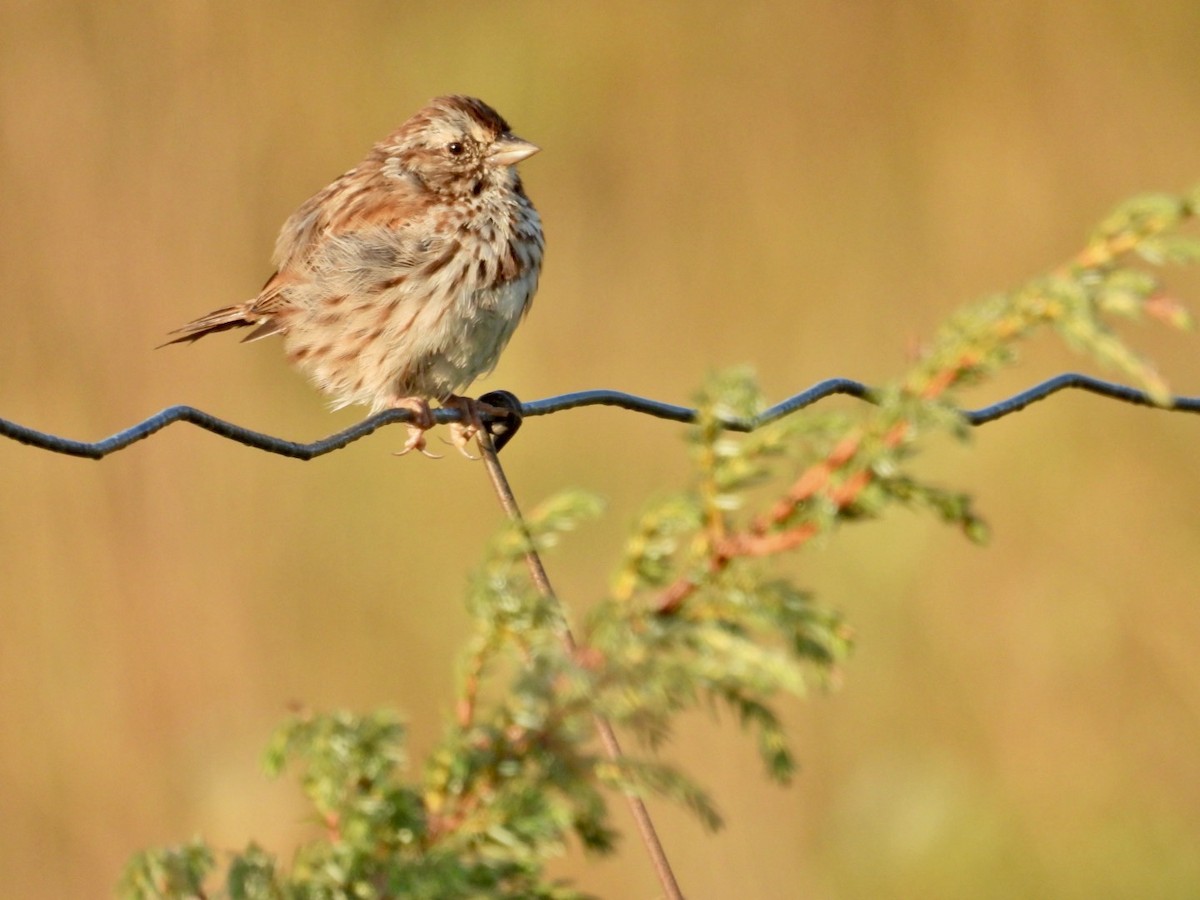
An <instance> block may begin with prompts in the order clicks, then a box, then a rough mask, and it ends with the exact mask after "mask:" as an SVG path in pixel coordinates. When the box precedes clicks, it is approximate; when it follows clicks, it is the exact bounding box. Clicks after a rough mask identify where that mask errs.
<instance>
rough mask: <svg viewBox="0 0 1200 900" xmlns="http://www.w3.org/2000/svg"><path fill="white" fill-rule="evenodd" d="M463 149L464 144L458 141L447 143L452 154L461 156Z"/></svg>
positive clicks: (447, 148) (447, 147)
mask: <svg viewBox="0 0 1200 900" xmlns="http://www.w3.org/2000/svg"><path fill="white" fill-rule="evenodd" d="M463 149H464V148H463V145H462V144H460V143H459V142H458V141H451V142H450V143H449V144H447V145H446V150H447V151H449V153H450V155H451V156H461V155H462V152H463Z"/></svg>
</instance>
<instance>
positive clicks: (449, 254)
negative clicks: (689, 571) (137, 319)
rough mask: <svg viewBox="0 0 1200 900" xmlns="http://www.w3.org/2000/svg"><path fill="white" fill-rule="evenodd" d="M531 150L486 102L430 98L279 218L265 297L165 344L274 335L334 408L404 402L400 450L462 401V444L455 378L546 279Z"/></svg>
mask: <svg viewBox="0 0 1200 900" xmlns="http://www.w3.org/2000/svg"><path fill="white" fill-rule="evenodd" d="M537 151H538V147H536V146H535V145H533V144H531V143H529V142H528V141H524V140H521V139H520V138H518V137H516V136H515V135H513V133H512V132H511V131H510V130H509V127H508V123H507V122H505V121H504V119H503V118H501V117H500V115H499V114H498V113H497V112H496V111H495V110H494V109H492V108H491V107H490V106H488V105H487V104H486V103H484V102H483V101H481V100H476V99H474V98H473V97H459V96H455V97H439V98H437V99H435V100H432V101H431V102H430V103H429V105H428V106H426V107H425V108H424V109H422V110H421V111H420V112H418V113H417V114H416V115H414V116H413V117H412V118H411V119H409V120H408V121H407V122H405V123H404V124H403V125H401V126H400V127H399V128H398V129H397V130H396V131H394V132H393V133H392V134H390V135H388V136H387V137H386V138H384V139H383V140H382V141H380V142H379V143H377V144H376V145H375V146H374V147H373V148H371V152H370V153H368V154H367V157H366V159H364V160H363V161H362V162H361V163H359V164H358V165H357V166H355V167H354V168H353V169H351V170H350V171H348V172H346V174H344V175H342V176H341V177H340V178H338V179H337V180H336V181H334V182H333V183H332V184H330V185H329V186H328V187H326V188H325V189H324V190H322V191H320V192H319V193H317V194H315V195H314V196H313V197H311V198H310V199H309V200H308V201H307V202H305V203H304V204H303V205H302V206H301V207H300V208H299V209H298V210H296V212H295V213H293V214H292V216H291V218H289V219H288V220H287V222H286V223H284V226H283V230H282V231H281V232H280V234H279V238H278V240H277V241H276V244H275V255H274V259H273V262H274V264H275V265H276V267H277V271H276V272H275V274H274V275H272V276H271V277H270V278H268V279H267V283H266V284H265V285H264V286H263V289H262V290H261V291H260V292H259V294H258V296H257V297H255V298H254V299H253V300H250V301H248V302H246V303H242V304H239V305H237V306H230V307H227V308H225V309H219V310H216V311H215V312H211V313H209V314H208V315H206V316H203V317H201V318H199V319H196V320H195V321H194V322H189V323H188V324H187V325H184V326H183V327H182V328H180V329H178V330H176V331H173V332H171V333H172V334H178V335H180V337H177V338H174V339H173V340H171V341H168V343H170V344H175V343H180V342H184V341H194V340H196V339H197V338H200V337H203V336H204V335H206V334H211V333H213V332H216V331H225V330H226V329H229V328H240V327H243V326H249V325H254V326H257V327H256V328H255V329H254V330H253V331H252V332H250V334H249V335H247V337H246V338H245V340H254V339H257V338H262V337H267V336H268V335H273V334H281V335H283V342H284V349H285V350H286V352H287V356H288V359H289V360H290V361H291V362H292V363H294V364H295V365H296V366H298V367H299V368H300V369H302V370H303V371H304V372H306V373H307V374H308V375H309V376H310V377H311V378H312V380H313V381H314V382H315V383H316V385H317V387H318V388H320V389H321V390H322V391H324V392H325V393H327V394H329V395H331V396H332V397H333V400H334V406H335V408H341V407H343V406H347V405H349V404H352V403H364V404H368V405H369V406H370V408H371V412H372V413H374V412H378V411H380V410H383V409H388V408H395V407H400V408H406V409H409V410H411V411H412V414H413V415H412V419H411V420H410V425H409V438H408V442H407V443H406V444H405V447H404V449H403V450H402V451H401V452H402V453H407V452H408V451H409V450H413V449H416V450H420V451H422V452H424V450H425V437H424V432H425V431H426V430H428V429H429V428H430V427H432V425H433V415H432V413H431V412H430V409H429V401H430V400H437V401H438V402H439V403H441V404H442V405H443V406H453V407H457V408H458V409H459V410H460V411H461V413H462V424H458V423H455V424H454V425H452V426H451V428H452V435H453V437H454V441H455V444H457V445H458V446H459V448H460V449H463V450H464V452H465V445H466V442H467V440H468V439H469V438H470V437H471V436H472V435H473V434H474V432H475V430H476V429H477V428H478V427H479V425H480V422H479V410H478V408H477V406H476V405H475V403H474V401H471V400H469V399H467V398H464V397H459V396H457V392H458V391H461V390H462V389H463V388H465V387H466V386H467V385H469V384H470V383H471V382H472V381H474V380H475V379H476V378H478V377H479V376H480V375H484V374H486V373H488V372H490V371H491V370H492V369H493V368H494V367H495V365H496V361H497V359H498V358H499V356H500V351H501V350H503V349H504V346H505V344H507V343H508V339H509V338H510V337H511V336H512V333H513V330H514V329H515V328H516V327H517V324H518V323H519V322H520V320H521V318H522V316H523V315H524V314H525V313H526V312H527V311H528V309H529V305H530V301H531V300H532V298H533V294H534V291H535V290H536V289H537V281H538V273H539V271H540V270H541V265H542V249H543V246H544V240H543V238H542V225H541V220H540V219H539V218H538V214H537V211H536V210H535V209H534V208H533V204H532V203H530V202H529V198H528V197H526V196H525V191H524V188H523V187H522V186H521V179H520V176H519V175H518V174H517V172H516V169H515V168H514V166H515V165H516V164H517V163H519V162H520V161H521V160H523V159H526V158H528V157H529V156H532V155H533V154H534V153H536V152H537Z"/></svg>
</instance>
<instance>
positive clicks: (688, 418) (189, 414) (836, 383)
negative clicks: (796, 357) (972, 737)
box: [0, 372, 1200, 460]
mask: <svg viewBox="0 0 1200 900" xmlns="http://www.w3.org/2000/svg"><path fill="white" fill-rule="evenodd" d="M1063 390H1080V391H1086V392H1088V393H1091V394H1098V395H1100V396H1101V397H1107V398H1108V399H1110V400H1119V401H1121V402H1123V403H1131V404H1133V405H1135V406H1155V405H1156V404H1155V403H1154V401H1153V400H1151V399H1150V397H1149V395H1147V394H1146V393H1145V392H1144V391H1140V390H1138V389H1137V388H1131V387H1128V386H1127V385H1123V384H1116V383H1114V382H1110V381H1103V380H1101V379H1099V378H1093V377H1091V376H1090V375H1081V374H1079V373H1076V372H1067V373H1065V374H1062V375H1057V376H1055V377H1054V378H1049V379H1047V380H1046V381H1043V382H1041V383H1040V384H1036V385H1034V386H1033V387H1031V388H1028V389H1027V390H1024V391H1021V392H1020V393H1018V394H1014V395H1013V396H1011V397H1008V398H1006V399H1004V400H1000V401H999V402H997V403H993V404H991V405H990V406H985V407H982V408H980V409H974V410H962V414H963V417H964V418H965V419H966V421H967V422H968V423H970V424H971V425H984V424H986V423H988V422H994V421H996V420H997V419H1002V418H1004V417H1005V416H1007V415H1011V414H1012V413H1015V412H1020V411H1021V410H1023V409H1025V407H1027V406H1029V405H1030V404H1031V403H1036V402H1037V401H1039V400H1045V399H1046V398H1047V397H1050V396H1052V395H1053V394H1057V393H1058V392H1059V391H1063ZM872 393H873V389H872V388H870V387H868V386H867V385H865V384H863V383H862V382H860V381H853V380H852V379H849V378H829V379H827V380H825V381H822V382H819V383H817V384H815V385H813V386H812V387H810V388H808V389H807V390H804V391H801V392H800V393H798V394H795V395H794V396H792V397H789V398H788V399H786V400H783V401H782V402H780V403H776V404H775V405H774V406H772V407H770V408H769V409H766V410H764V411H763V412H761V413H759V414H758V415H757V416H755V417H754V418H752V419H732V420H729V421H727V422H726V423H725V426H726V427H727V428H728V429H729V430H730V431H741V432H748V431H753V430H754V429H756V428H760V427H762V426H763V425H766V424H767V423H769V422H774V421H775V420H776V419H780V418H782V417H783V416H786V415H788V414H789V413H792V412H795V411H796V410H798V409H802V408H803V407H806V406H810V405H812V404H813V403H816V402H817V401H818V400H823V399H825V398H826V397H830V396H833V395H835V394H846V395H848V396H851V397H856V398H858V399H860V400H864V401H866V402H868V403H869V402H871V398H872ZM584 406H616V407H619V408H620V409H626V410H629V411H630V412H636V413H642V414H644V415H648V416H654V417H656V418H659V419H668V420H670V421H673V422H694V421H695V419H696V410H695V409H692V408H691V407H687V406H677V405H675V404H673V403H664V402H662V401H660V400H651V399H649V398H647V397H639V396H637V395H635V394H626V393H624V392H622V391H609V390H595V391H578V392H576V393H571V394H560V395H558V396H556V397H547V398H545V399H544V400H532V401H530V402H528V403H520V411H521V415H522V417H524V418H530V417H533V416H548V415H551V414H554V413H559V412H564V411H566V410H569V409H578V408H580V407H584ZM1161 408H1162V409H1165V410H1169V411H1174V412H1190V413H1200V397H1176V398H1174V399H1173V400H1172V401H1171V402H1170V403H1168V404H1167V405H1166V406H1164V407H1161ZM410 416H411V413H410V412H409V411H408V410H403V409H393V410H387V411H385V412H381V413H378V414H377V415H374V416H371V417H370V418H369V419H364V420H363V421H362V422H359V423H358V424H357V425H354V426H351V427H350V428H347V429H346V430H345V431H339V432H338V433H337V434H332V435H330V436H329V437H325V438H321V439H320V440H317V441H313V442H312V443H309V444H303V443H299V442H297V441H289V440H285V439H283V438H279V437H275V436H274V435H270V434H263V433H262V432H259V431H252V430H251V429H249V428H243V427H242V426H240V425H234V424H233V423H232V422H227V421H225V420H224V419H219V418H217V417H216V416H214V415H212V414H211V413H207V412H204V411H203V410H199V409H196V408H195V407H192V406H169V407H167V408H166V409H164V410H163V411H162V412H159V413H156V414H155V415H152V416H150V417H149V418H147V419H144V420H143V421H141V422H138V423H137V424H136V425H132V426H130V427H129V428H126V429H124V430H123V431H118V432H117V433H116V434H113V435H110V436H108V437H106V438H103V439H102V440H99V441H77V440H73V439H71V438H65V437H60V436H58V435H55V434H48V433H46V432H44V431H38V430H37V429H35V428H29V427H28V426H25V425H20V424H18V423H16V422H11V421H9V420H8V419H2V418H0V436H3V437H6V438H10V439H11V440H14V441H19V442H20V443H22V444H29V445H30V446H33V447H39V448H41V449H42V450H50V451H52V452H54V453H63V454H66V455H67V456H82V457H86V458H88V459H102V458H104V457H105V456H108V454H110V453H116V452H117V451H119V450H124V449H125V448H126V447H128V446H129V445H130V444H133V443H135V442H137V441H140V440H144V439H145V438H148V437H150V436H151V435H153V434H156V433H157V432H159V431H161V430H162V429H164V428H166V427H167V426H168V425H171V424H173V423H175V422H189V423H191V424H192V425H196V426H197V427H199V428H203V429H204V430H205V431H210V432H212V433H213V434H215V435H217V436H219V437H223V438H226V439H227V440H231V441H237V442H238V443H239V444H245V445H246V446H247V447H253V448H255V449H256V450H264V451H266V452H267V453H276V454H278V455H280V456H288V457H291V458H292V459H301V460H310V459H315V458H316V457H318V456H324V455H325V454H326V453H332V452H333V451H334V450H340V449H342V448H343V447H345V446H347V445H348V444H352V443H353V442H354V441H357V440H360V439H362V438H365V437H366V436H367V435H369V434H372V433H373V432H375V431H376V430H377V429H379V428H383V427H384V426H385V425H393V424H395V423H397V422H407V421H408V419H409V417H410ZM433 416H434V420H435V421H436V422H438V423H440V424H444V423H447V422H455V421H458V419H459V413H458V411H457V410H451V409H436V410H434V411H433ZM484 420H485V421H487V420H488V416H486V415H485V416H484Z"/></svg>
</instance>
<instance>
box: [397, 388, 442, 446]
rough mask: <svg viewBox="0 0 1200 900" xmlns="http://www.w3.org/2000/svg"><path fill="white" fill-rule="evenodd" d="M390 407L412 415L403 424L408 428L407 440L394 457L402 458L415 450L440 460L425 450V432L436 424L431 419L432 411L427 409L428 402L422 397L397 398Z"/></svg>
mask: <svg viewBox="0 0 1200 900" xmlns="http://www.w3.org/2000/svg"><path fill="white" fill-rule="evenodd" d="M391 405H392V408H393V409H407V410H408V411H409V412H411V413H412V418H410V419H409V420H408V422H407V423H405V425H406V427H407V428H408V440H407V441H406V442H405V444H404V449H403V450H397V451H396V454H395V455H396V456H403V455H404V454H405V453H409V452H411V451H413V450H416V451H417V452H418V453H423V454H425V455H426V456H428V457H430V458H431V459H440V457H439V456H438V455H437V454H436V453H430V452H429V451H428V450H426V449H425V432H427V431H428V430H429V429H430V428H432V427H433V426H434V425H435V424H436V423H435V422H434V419H433V411H432V410H431V409H430V408H429V401H428V400H426V399H425V398H424V397H397V398H396V399H395V400H393V401H392V404H391Z"/></svg>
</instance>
